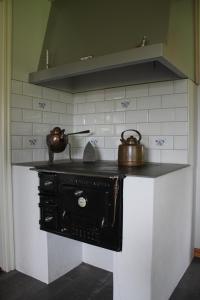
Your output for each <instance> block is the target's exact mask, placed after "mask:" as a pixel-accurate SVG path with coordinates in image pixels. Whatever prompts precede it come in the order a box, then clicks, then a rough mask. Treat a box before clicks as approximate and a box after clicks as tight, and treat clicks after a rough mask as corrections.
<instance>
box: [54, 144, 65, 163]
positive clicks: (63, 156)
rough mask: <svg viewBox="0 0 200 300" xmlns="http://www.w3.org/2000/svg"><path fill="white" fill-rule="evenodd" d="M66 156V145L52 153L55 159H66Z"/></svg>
mask: <svg viewBox="0 0 200 300" xmlns="http://www.w3.org/2000/svg"><path fill="white" fill-rule="evenodd" d="M67 158H68V147H67V148H66V149H65V150H64V151H63V152H60V153H55V154H54V159H55V160H60V159H67Z"/></svg>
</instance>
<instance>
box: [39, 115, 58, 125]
mask: <svg viewBox="0 0 200 300" xmlns="http://www.w3.org/2000/svg"><path fill="white" fill-rule="evenodd" d="M43 123H49V124H58V123H59V114H57V113H52V112H43Z"/></svg>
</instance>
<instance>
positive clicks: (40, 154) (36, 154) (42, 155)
mask: <svg viewBox="0 0 200 300" xmlns="http://www.w3.org/2000/svg"><path fill="white" fill-rule="evenodd" d="M46 155H47V150H46V149H33V161H44V160H46Z"/></svg>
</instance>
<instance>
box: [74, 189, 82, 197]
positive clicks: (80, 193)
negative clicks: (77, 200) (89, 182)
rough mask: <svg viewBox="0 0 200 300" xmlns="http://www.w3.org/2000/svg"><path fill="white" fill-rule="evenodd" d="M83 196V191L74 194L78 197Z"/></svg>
mask: <svg viewBox="0 0 200 300" xmlns="http://www.w3.org/2000/svg"><path fill="white" fill-rule="evenodd" d="M82 194H83V191H81V190H77V191H75V192H74V195H75V196H78V197H79V196H81V195H82Z"/></svg>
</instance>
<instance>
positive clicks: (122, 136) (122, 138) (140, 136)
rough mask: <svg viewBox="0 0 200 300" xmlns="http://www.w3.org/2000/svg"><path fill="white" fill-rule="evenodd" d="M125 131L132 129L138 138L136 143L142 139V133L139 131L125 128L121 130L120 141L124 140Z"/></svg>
mask: <svg viewBox="0 0 200 300" xmlns="http://www.w3.org/2000/svg"><path fill="white" fill-rule="evenodd" d="M126 131H134V132H136V133H137V135H138V136H139V139H138V144H139V143H140V141H141V139H142V135H141V134H140V133H139V131H137V130H135V129H127V130H124V131H122V133H121V142H126V141H125V139H124V133H125V132H126Z"/></svg>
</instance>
